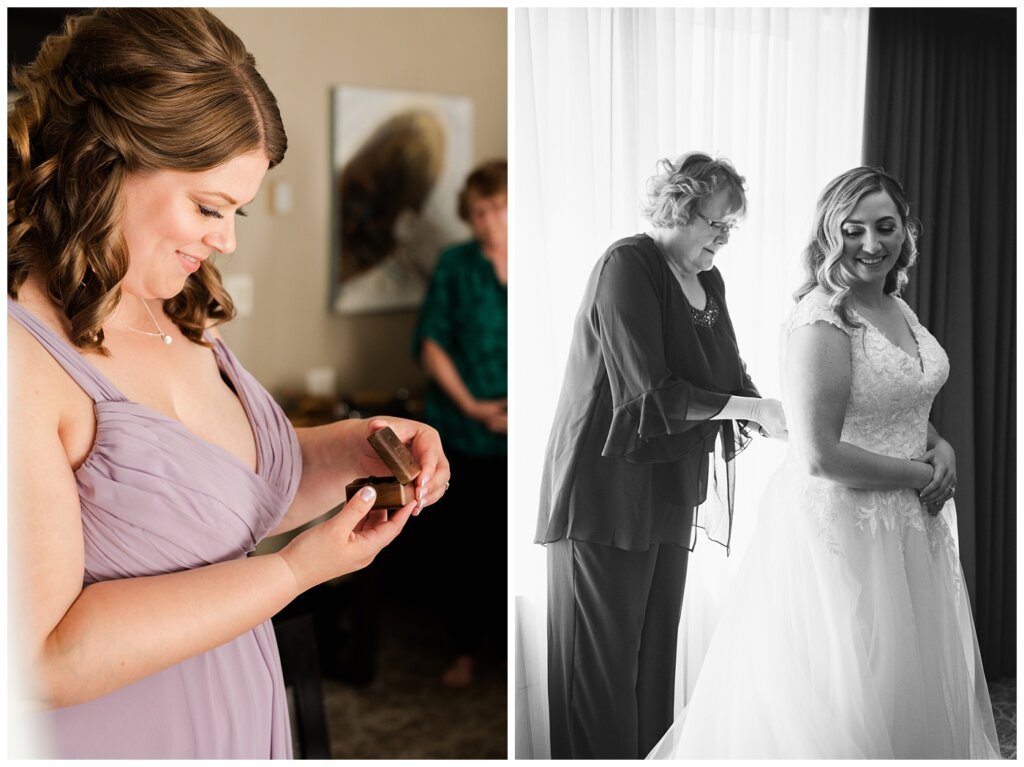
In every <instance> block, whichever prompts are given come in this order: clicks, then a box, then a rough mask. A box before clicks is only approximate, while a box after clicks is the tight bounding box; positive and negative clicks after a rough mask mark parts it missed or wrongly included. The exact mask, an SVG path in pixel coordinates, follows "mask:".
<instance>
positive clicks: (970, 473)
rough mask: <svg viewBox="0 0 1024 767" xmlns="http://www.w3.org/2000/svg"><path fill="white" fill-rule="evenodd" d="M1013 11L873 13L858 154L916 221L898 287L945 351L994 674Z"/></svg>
mask: <svg viewBox="0 0 1024 767" xmlns="http://www.w3.org/2000/svg"><path fill="white" fill-rule="evenodd" d="M1016 26H1017V25H1016V9H1015V8H983V9H968V8H886V9H874V8H873V9H872V10H871V16H870V22H869V34H868V71H867V88H866V112H865V130H864V162H865V164H868V165H875V166H877V165H881V166H883V167H884V168H885V169H886V170H888V171H889V172H891V173H892V174H894V175H895V176H896V177H897V178H899V179H900V180H901V181H902V182H903V185H904V188H905V189H906V192H907V196H908V198H909V199H910V201H911V206H912V212H913V213H914V215H916V216H917V217H918V218H919V219H920V220H921V222H922V224H923V227H922V234H921V237H920V240H919V243H918V246H919V251H920V255H919V260H918V263H917V266H916V267H915V268H914V269H912V270H911V272H910V284H909V286H908V288H907V290H906V291H905V294H904V297H905V298H906V300H907V302H908V303H909V304H910V305H911V306H912V307H913V308H914V309H915V311H917V313H918V316H919V317H920V319H921V321H922V322H923V323H924V324H925V325H926V326H927V327H928V328H929V329H930V330H931V331H932V333H933V334H934V335H935V337H936V338H937V339H938V340H939V342H940V343H941V344H942V345H943V346H944V347H945V349H946V351H947V353H948V354H949V359H950V368H951V369H950V376H949V381H948V382H947V383H946V386H945V387H944V389H943V391H942V393H941V394H940V395H939V397H938V399H936V402H935V406H934V408H933V410H932V422H933V423H934V424H935V427H936V429H938V431H939V433H940V434H941V435H942V436H943V437H945V438H946V439H948V440H949V442H950V443H951V444H952V445H953V447H954V449H955V450H956V454H957V474H958V487H957V493H956V502H957V513H958V521H959V535H960V558H961V561H962V562H963V567H964V572H965V575H966V579H967V585H968V591H969V593H970V596H971V604H972V606H973V609H974V620H975V625H976V627H977V632H978V642H979V644H980V646H981V654H982V658H983V660H984V663H985V673H986V676H987V677H988V679H989V680H997V679H999V678H1000V677H1002V676H1005V675H1009V674H1012V673H1014V672H1015V670H1016V647H1017V642H1016V615H1017V612H1016V597H1017V594H1016V581H1017V578H1016V561H1017V560H1016V548H1015V547H1016V540H1017V528H1016V476H1015V471H1016V433H1015V422H1016V394H1015V392H1016V372H1015V371H1016V352H1015V348H1016V347H1015V344H1016V334H1015V326H1016V309H1015V292H1014V286H1015V283H1016V217H1017V199H1016V168H1017V158H1016V134H1017V127H1016V47H1015V46H1016V39H1015V31H1016Z"/></svg>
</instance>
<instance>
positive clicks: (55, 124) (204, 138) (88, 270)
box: [7, 8, 287, 353]
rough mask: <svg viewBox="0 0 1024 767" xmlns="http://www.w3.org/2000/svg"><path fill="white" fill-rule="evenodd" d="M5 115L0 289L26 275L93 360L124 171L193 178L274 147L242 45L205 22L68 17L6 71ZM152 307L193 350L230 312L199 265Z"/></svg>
mask: <svg viewBox="0 0 1024 767" xmlns="http://www.w3.org/2000/svg"><path fill="white" fill-rule="evenodd" d="M12 77H13V81H14V85H15V87H16V88H17V89H18V90H19V91H20V94H21V95H20V97H19V98H18V100H17V101H16V102H15V104H14V106H13V108H12V109H11V110H10V112H9V113H8V120H7V125H8V144H7V158H8V159H7V199H8V202H7V284H8V287H7V292H8V295H9V296H11V297H13V298H17V295H18V290H19V289H20V288H21V286H22V285H23V284H24V282H25V280H26V279H27V278H28V277H29V275H31V274H38V275H40V276H41V277H42V278H43V280H44V283H45V287H46V291H47V293H48V295H49V297H50V298H51V299H52V300H53V301H54V302H55V303H56V304H57V306H58V307H59V308H60V309H61V311H63V313H64V315H65V316H66V317H67V319H68V321H69V322H70V325H71V332H70V335H71V340H72V341H73V342H74V344H75V345H76V346H77V347H79V348H81V349H86V350H93V351H98V352H101V353H106V349H105V347H104V346H103V340H104V336H103V328H102V326H103V323H104V321H105V320H106V319H107V318H108V317H109V316H110V314H111V313H112V311H113V310H114V308H115V307H116V305H117V302H118V301H119V300H120V296H121V288H120V285H121V281H122V280H123V279H124V276H125V274H126V272H127V270H128V263H129V253H128V248H127V245H126V243H125V240H124V237H123V235H122V233H121V231H120V228H119V227H120V220H121V216H122V214H123V211H124V194H123V185H124V181H125V178H126V177H127V176H128V174H132V173H149V172H153V171H158V170H179V171H205V170H210V169H212V168H215V167H217V166H219V165H221V164H223V163H225V162H227V161H229V160H231V159H233V158H235V157H237V156H239V155H242V154H245V153H246V152H250V151H253V150H257V149H262V150H263V151H264V152H266V154H267V158H268V160H269V161H270V167H274V166H275V165H277V164H278V163H279V162H281V160H282V159H283V158H284V154H285V150H286V148H287V138H286V136H285V132H284V125H283V123H282V121H281V115H280V112H279V110H278V107H277V101H276V99H275V98H274V95H273V93H271V91H270V88H268V87H267V84H266V82H264V80H263V78H262V77H261V76H260V75H259V73H258V72H257V71H256V67H255V59H254V58H253V56H252V54H250V53H249V52H248V51H246V49H245V46H244V44H243V43H242V41H241V40H239V38H238V37H237V35H235V34H234V33H233V32H232V31H231V30H230V29H228V28H227V27H226V26H225V25H224V24H223V23H222V22H221V21H220V20H219V19H217V17H215V16H214V15H213V14H212V13H210V12H209V11H206V10H202V9H192V8H173V9H157V8H101V9H98V10H96V11H94V12H93V13H90V14H86V15H82V16H71V17H69V18H68V19H67V20H66V21H65V24H64V27H63V29H62V30H61V31H60V32H59V33H56V34H53V35H50V36H49V37H47V38H46V40H45V41H44V43H43V46H42V49H41V50H40V52H39V54H38V56H37V57H36V59H35V60H34V61H33V62H32V63H31V64H28V65H26V66H24V67H20V68H18V69H17V70H16V71H15V72H13V75H12ZM164 310H165V311H166V312H167V314H168V315H169V316H170V317H171V319H172V320H173V321H174V322H175V324H176V325H177V326H178V327H179V328H180V329H181V332H182V333H183V334H184V335H185V336H186V337H187V338H189V339H191V340H192V341H194V342H196V343H203V340H202V334H203V331H204V329H205V328H206V326H207V324H208V322H209V321H210V320H212V321H214V323H219V322H223V321H226V320H229V319H231V318H232V317H233V316H234V314H235V310H234V306H233V304H232V302H231V298H230V296H229V295H228V294H227V292H226V291H225V290H224V288H223V286H222V285H221V280H220V273H219V272H218V271H217V269H216V267H214V265H213V264H212V263H211V262H210V261H209V260H207V261H204V262H203V264H202V265H201V266H200V268H199V270H198V271H197V272H195V273H194V274H192V275H190V276H189V278H188V279H187V280H186V282H185V287H184V289H183V290H182V291H181V292H180V293H179V294H178V295H176V296H174V297H173V298H170V299H167V300H165V301H164Z"/></svg>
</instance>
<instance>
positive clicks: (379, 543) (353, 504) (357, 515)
mask: <svg viewBox="0 0 1024 767" xmlns="http://www.w3.org/2000/svg"><path fill="white" fill-rule="evenodd" d="M376 497H377V493H376V491H375V490H374V489H373V488H372V487H364V488H363V489H362V490H360V491H359V492H358V493H357V494H356V495H355V496H354V497H353V498H352V500H350V501H348V502H347V503H346V504H345V505H344V506H343V507H342V509H341V511H339V512H338V513H337V514H335V515H334V516H333V517H331V518H330V519H328V520H327V521H325V522H321V523H320V524H319V525H317V526H316V527H313V528H310V529H309V530H306V531H305V532H303V533H301V534H300V535H298V536H296V537H295V538H294V539H292V541H291V542H289V543H288V545H287V546H285V547H284V548H283V549H281V551H279V552H278V555H279V556H280V557H281V558H282V559H284V561H285V562H286V563H287V564H288V567H289V569H290V570H291V571H292V575H293V576H294V577H295V583H296V586H297V588H298V591H299V593H301V592H303V591H306V590H307V589H310V588H312V587H313V586H317V585H319V584H321V583H324V582H325V581H328V580H330V579H331V578H337V577H338V576H339V575H345V574H346V573H352V572H355V571H356V570H361V569H362V568H364V567H366V566H367V565H368V564H370V563H371V562H372V561H373V559H374V557H376V556H377V554H378V553H380V551H381V549H383V548H384V547H385V546H387V545H388V544H389V543H391V541H393V540H394V539H395V537H396V536H397V535H398V534H399V533H400V532H401V531H402V528H403V527H405V523H406V522H408V521H409V517H410V516H411V514H412V512H413V509H415V508H416V501H410V502H409V503H407V504H406V505H405V506H403V507H402V508H401V509H399V510H398V511H397V512H395V513H394V514H393V515H392V516H391V518H390V519H388V513H387V510H386V509H376V510H374V511H370V507H371V506H373V501H374V499H375V498H376Z"/></svg>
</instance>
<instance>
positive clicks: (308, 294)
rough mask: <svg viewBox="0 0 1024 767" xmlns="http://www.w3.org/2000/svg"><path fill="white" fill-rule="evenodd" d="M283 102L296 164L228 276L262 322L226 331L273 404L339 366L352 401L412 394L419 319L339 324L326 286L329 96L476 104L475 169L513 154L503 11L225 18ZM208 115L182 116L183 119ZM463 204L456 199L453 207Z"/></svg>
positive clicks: (274, 11)
mask: <svg viewBox="0 0 1024 767" xmlns="http://www.w3.org/2000/svg"><path fill="white" fill-rule="evenodd" d="M213 12H214V13H216V14H217V16H219V17H220V18H221V19H222V20H223V21H224V22H225V23H226V24H227V25H228V26H229V27H230V28H231V29H232V30H234V31H235V32H236V33H237V34H238V35H239V36H240V37H241V38H242V40H243V41H244V42H245V44H246V46H247V47H248V48H249V50H250V51H251V52H252V53H253V55H254V56H255V57H256V64H257V68H258V69H259V70H260V73H261V74H262V75H263V77H264V79H265V80H266V81H267V84H268V85H269V86H270V88H271V90H273V91H274V94H275V95H276V96H277V99H278V104H279V105H280V108H281V114H282V117H283V119H284V124H285V129H286V130H287V132H288V153H287V155H286V156H285V160H284V162H283V163H282V164H281V165H280V166H279V167H277V168H275V169H273V170H272V171H270V173H268V175H267V178H266V180H265V181H264V184H263V188H262V189H261V191H260V194H259V196H258V197H257V199H256V200H255V201H254V202H253V204H252V205H251V206H250V207H249V213H250V215H249V217H248V218H247V219H243V220H242V221H240V222H239V226H238V248H237V250H236V251H235V254H234V255H233V256H230V257H228V258H221V259H220V260H219V261H218V264H219V266H220V268H221V271H222V273H223V274H224V275H225V276H228V275H242V274H248V275H251V276H252V277H253V280H254V294H255V303H254V309H255V311H254V313H253V314H252V316H250V317H239V318H237V319H235V320H234V321H233V322H231V323H229V324H228V325H226V326H223V327H222V332H223V335H224V337H225V339H226V340H227V342H228V343H229V344H230V346H231V347H232V349H233V350H234V351H235V353H236V354H237V355H238V357H239V358H240V359H241V361H242V363H243V364H244V365H245V366H246V367H247V368H248V369H249V370H250V372H252V373H253V374H254V375H255V376H256V377H257V378H258V379H259V380H260V381H261V383H263V385H264V386H266V387H267V388H268V389H270V390H271V391H272V392H274V393H277V392H279V391H281V390H282V389H292V390H294V389H301V388H302V387H303V385H304V381H305V373H306V371H307V370H308V369H309V368H312V367H317V366H323V365H326V366H330V367H333V368H335V370H336V372H337V380H338V384H339V387H340V388H341V389H342V390H343V391H352V390H355V389H367V388H373V389H383V390H388V391H392V390H394V389H395V388H397V387H401V386H406V387H410V388H411V387H415V386H417V385H419V384H420V383H422V381H423V377H422V374H421V373H420V371H419V368H418V367H417V366H416V364H415V363H414V362H413V360H412V358H411V357H410V355H409V335H410V333H411V331H412V328H413V324H414V322H415V313H414V312H395V313H388V314H376V315H365V316H358V317H337V316H333V315H331V314H329V313H328V311H327V285H328V283H329V280H330V265H329V259H328V254H329V249H330V220H329V218H328V215H329V211H330V181H331V176H330V147H331V142H330V103H331V102H330V92H331V88H332V87H333V86H335V85H343V84H351V85H368V86H381V87H390V88H402V89H408V90H424V91H433V92H438V93H446V94H454V95H463V96H468V97H469V98H471V99H472V101H473V109H474V115H473V119H474V129H475V136H474V146H473V148H472V158H473V162H474V163H476V162H478V161H480V160H484V159H487V158H491V157H505V156H506V154H507V141H508V138H507V128H506V126H507V64H506V61H507V55H506V50H507V43H506V40H507V23H506V18H507V12H506V11H505V9H503V8H496V9H473V8H464V9H460V8H454V9H450V8H449V9H432V8H431V9H418V8H393V9H364V8H297V9H284V8H265V9H264V8H259V9H254V8H217V9H213ZM197 118H198V116H188V115H183V117H182V119H197ZM275 180H287V181H288V182H289V183H290V184H291V187H292V191H293V195H292V197H293V202H292V209H291V212H290V213H287V214H283V215H278V214H275V213H272V212H271V208H270V190H271V187H272V184H273V183H274V181H275ZM452 204H453V205H454V200H453V201H452Z"/></svg>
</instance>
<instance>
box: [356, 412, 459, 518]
mask: <svg viewBox="0 0 1024 767" xmlns="http://www.w3.org/2000/svg"><path fill="white" fill-rule="evenodd" d="M385 426H390V427H391V429H392V430H393V431H394V432H395V434H396V435H397V436H398V438H399V439H400V440H401V441H402V442H403V443H405V444H406V445H407V446H408V447H409V452H410V453H412V456H413V458H415V459H416V462H417V463H418V464H419V465H420V475H419V476H418V477H416V499H417V501H418V503H417V505H416V508H415V510H414V511H413V515H414V516H415V515H418V514H419V513H420V511H421V510H422V509H423V508H425V507H427V506H429V505H430V504H432V503H437V502H438V501H439V500H440V499H441V496H442V495H444V493H445V491H446V490H447V489H448V480H449V479H450V478H451V473H450V470H449V466H448V459H447V458H446V457H445V455H444V451H443V450H442V449H441V437H440V435H439V434H438V433H437V429H433V428H431V427H430V426H427V425H426V424H425V423H420V422H419V421H410V420H408V419H406V418H373V419H370V420H369V421H368V422H367V424H366V432H365V434H364V435H363V438H362V439H360V440H358V441H357V447H358V463H359V467H360V469H361V470H362V473H363V474H364V475H365V476H381V475H384V476H386V475H389V474H390V473H391V470H390V469H389V468H388V467H387V466H386V465H385V463H384V462H383V461H382V460H381V459H380V456H378V455H377V453H376V452H375V451H374V449H373V447H372V446H371V445H370V443H369V442H367V441H366V437H369V436H370V435H371V434H373V433H374V432H375V431H378V430H379V429H383V428H384V427H385Z"/></svg>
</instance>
